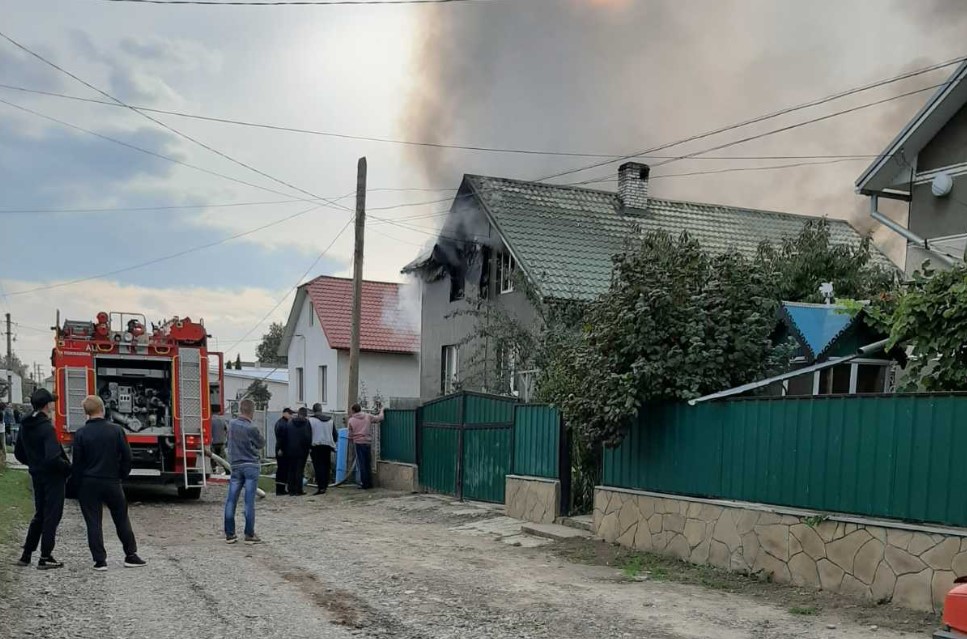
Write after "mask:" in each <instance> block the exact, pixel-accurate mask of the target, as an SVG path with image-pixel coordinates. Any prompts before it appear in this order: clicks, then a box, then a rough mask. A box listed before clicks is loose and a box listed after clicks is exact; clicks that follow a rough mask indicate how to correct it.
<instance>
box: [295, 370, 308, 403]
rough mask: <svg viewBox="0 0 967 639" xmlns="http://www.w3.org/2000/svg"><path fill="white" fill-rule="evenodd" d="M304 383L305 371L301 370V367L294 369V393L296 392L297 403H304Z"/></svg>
mask: <svg viewBox="0 0 967 639" xmlns="http://www.w3.org/2000/svg"><path fill="white" fill-rule="evenodd" d="M305 382H306V378H305V370H303V369H302V368H301V367H300V368H297V369H295V392H296V397H295V399H296V401H297V402H305V401H306V383H305Z"/></svg>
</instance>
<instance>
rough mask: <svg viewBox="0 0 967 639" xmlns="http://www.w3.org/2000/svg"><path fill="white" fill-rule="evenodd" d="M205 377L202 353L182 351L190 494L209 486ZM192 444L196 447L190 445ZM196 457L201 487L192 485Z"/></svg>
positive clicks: (181, 415)
mask: <svg viewBox="0 0 967 639" xmlns="http://www.w3.org/2000/svg"><path fill="white" fill-rule="evenodd" d="M201 374H202V370H201V351H199V350H198V349H197V348H182V349H181V350H180V352H179V353H178V419H179V422H180V425H181V451H182V454H183V455H184V460H183V463H182V465H181V467H182V473H183V474H184V484H185V489H186V490H187V489H190V488H204V487H206V486H207V485H208V481H207V479H206V477H205V432H204V428H203V427H202V424H203V415H202V397H201ZM189 438H191V439H189ZM192 441H193V442H195V443H194V444H193V445H189V444H190V442H192ZM192 454H194V455H195V460H196V466H197V465H200V466H201V469H200V470H199V474H200V475H201V483H200V484H193V483H191V477H190V476H189V469H188V457H189V456H191V455H192Z"/></svg>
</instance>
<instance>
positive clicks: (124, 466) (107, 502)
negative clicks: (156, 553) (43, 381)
mask: <svg viewBox="0 0 967 639" xmlns="http://www.w3.org/2000/svg"><path fill="white" fill-rule="evenodd" d="M84 414H86V415H87V422H86V423H85V424H84V425H83V426H81V427H80V428H79V429H78V430H77V432H76V433H75V434H74V476H75V479H76V480H77V482H78V496H77V497H78V501H80V503H81V514H83V515H84V523H85V524H87V545H88V546H89V547H90V549H91V556H92V557H93V558H94V570H99V571H103V570H107V551H106V550H104V532H103V530H102V528H101V517H102V515H103V513H104V506H107V508H108V510H109V511H110V513H111V519H112V520H114V528H115V529H116V530H117V533H118V539H120V540H121V546H122V547H123V548H124V565H125V567H127V568H140V567H141V566H144V565H145V563H146V562H145V561H144V560H143V559H141V558H140V557H138V542H137V541H135V539H134V531H133V530H132V529H131V520H130V519H129V518H128V503H127V500H126V499H125V498H124V491H123V490H122V489H121V480H122V479H124V478H125V477H127V476H128V475H130V474H131V447H130V446H129V445H128V440H127V438H126V437H125V436H124V431H123V430H121V427H120V426H118V425H117V424H114V423H111V422H109V421H107V420H106V419H104V402H103V401H101V398H100V397H98V396H96V395H88V396H87V397H86V398H85V399H84Z"/></svg>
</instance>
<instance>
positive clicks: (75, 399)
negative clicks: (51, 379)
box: [64, 366, 88, 432]
mask: <svg viewBox="0 0 967 639" xmlns="http://www.w3.org/2000/svg"><path fill="white" fill-rule="evenodd" d="M87 374H88V369H87V368H84V367H80V366H66V367H65V368H64V390H65V397H64V400H65V403H66V405H67V430H69V431H71V432H74V431H76V430H77V429H78V428H80V427H81V426H83V425H84V422H86V421H87V416H86V415H85V414H84V406H83V403H84V398H85V397H87Z"/></svg>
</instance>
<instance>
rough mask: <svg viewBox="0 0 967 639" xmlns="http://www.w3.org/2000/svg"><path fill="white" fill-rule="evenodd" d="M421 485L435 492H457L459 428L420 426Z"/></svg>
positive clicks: (454, 493)
mask: <svg viewBox="0 0 967 639" xmlns="http://www.w3.org/2000/svg"><path fill="white" fill-rule="evenodd" d="M420 434H421V442H420V485H421V486H423V487H424V488H426V489H427V490H429V491H430V492H434V493H442V494H444V495H456V494H457V460H458V453H459V448H458V446H459V436H460V430H459V428H445V427H439V426H427V425H425V424H424V425H423V426H422V427H421V428H420Z"/></svg>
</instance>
